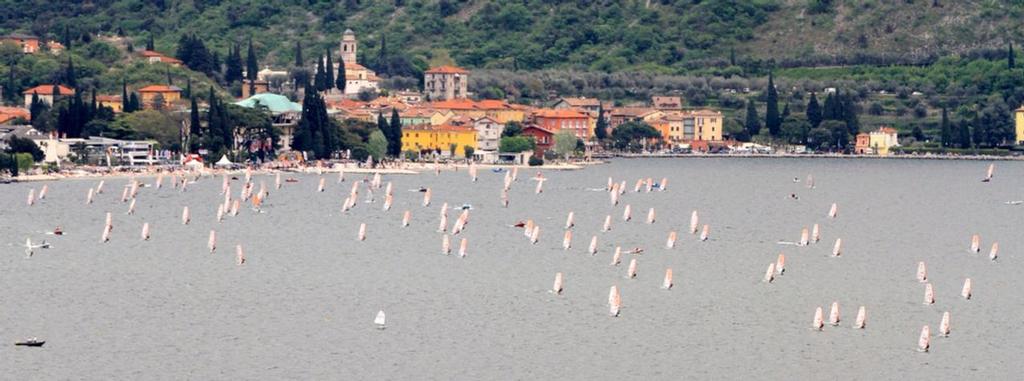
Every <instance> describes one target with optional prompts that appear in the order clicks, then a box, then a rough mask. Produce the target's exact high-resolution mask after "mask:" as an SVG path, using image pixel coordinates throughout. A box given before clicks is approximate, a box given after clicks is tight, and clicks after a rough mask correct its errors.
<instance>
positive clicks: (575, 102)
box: [561, 97, 601, 107]
mask: <svg viewBox="0 0 1024 381" xmlns="http://www.w3.org/2000/svg"><path fill="white" fill-rule="evenodd" d="M561 100H562V102H565V103H566V104H568V105H569V106H573V107H600V106H601V100H600V99H597V98H587V97H568V98H562V99H561Z"/></svg>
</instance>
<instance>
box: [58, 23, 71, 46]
mask: <svg viewBox="0 0 1024 381" xmlns="http://www.w3.org/2000/svg"><path fill="white" fill-rule="evenodd" d="M60 40H61V41H60V43H61V44H64V48H66V49H71V28H69V27H68V26H67V25H65V26H64V36H63V37H61V39H60Z"/></svg>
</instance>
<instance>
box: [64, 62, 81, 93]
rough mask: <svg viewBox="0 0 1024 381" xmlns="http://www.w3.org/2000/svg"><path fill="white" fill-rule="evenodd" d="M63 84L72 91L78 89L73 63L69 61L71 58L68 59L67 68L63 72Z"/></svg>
mask: <svg viewBox="0 0 1024 381" xmlns="http://www.w3.org/2000/svg"><path fill="white" fill-rule="evenodd" d="M64 83H67V85H68V87H70V88H72V89H74V88H77V87H78V78H77V76H76V75H75V63H74V61H71V57H70V56H69V57H68V67H67V69H66V70H65V71H64Z"/></svg>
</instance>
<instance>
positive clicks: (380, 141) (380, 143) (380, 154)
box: [366, 130, 388, 160]
mask: <svg viewBox="0 0 1024 381" xmlns="http://www.w3.org/2000/svg"><path fill="white" fill-rule="evenodd" d="M387 149H388V140H387V138H386V137H384V133H383V132H381V131H380V130H377V131H374V132H371V133H370V140H369V141H368V142H367V143H366V151H367V152H368V153H369V154H370V156H373V159H374V160H380V159H382V158H384V155H386V154H387Z"/></svg>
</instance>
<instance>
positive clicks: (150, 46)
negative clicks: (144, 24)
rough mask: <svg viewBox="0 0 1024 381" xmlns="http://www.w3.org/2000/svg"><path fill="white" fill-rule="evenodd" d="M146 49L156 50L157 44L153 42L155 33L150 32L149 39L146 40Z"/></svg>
mask: <svg viewBox="0 0 1024 381" xmlns="http://www.w3.org/2000/svg"><path fill="white" fill-rule="evenodd" d="M146 50H150V51H153V50H156V44H154V43H153V33H150V34H149V39H148V40H146Z"/></svg>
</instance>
